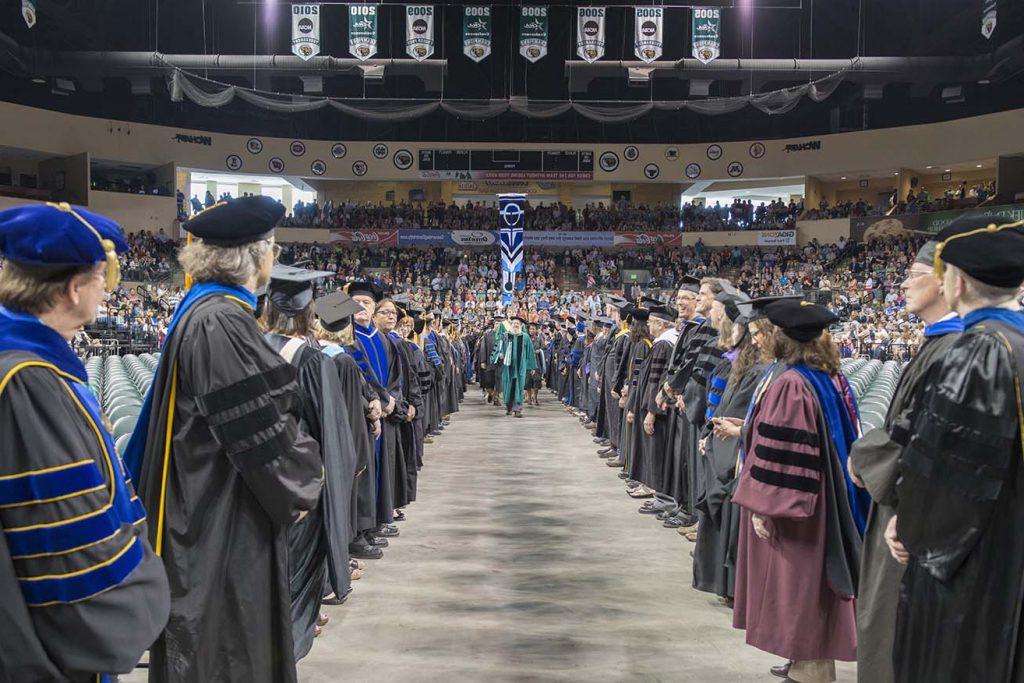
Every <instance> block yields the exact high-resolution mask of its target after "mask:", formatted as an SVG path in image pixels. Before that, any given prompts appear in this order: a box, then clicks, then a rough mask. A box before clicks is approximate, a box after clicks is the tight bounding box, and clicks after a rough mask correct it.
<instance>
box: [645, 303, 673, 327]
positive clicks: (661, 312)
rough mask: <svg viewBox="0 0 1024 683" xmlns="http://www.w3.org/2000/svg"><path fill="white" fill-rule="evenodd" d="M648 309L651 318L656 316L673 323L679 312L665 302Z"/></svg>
mask: <svg viewBox="0 0 1024 683" xmlns="http://www.w3.org/2000/svg"><path fill="white" fill-rule="evenodd" d="M650 311H651V317H652V318H656V319H658V320H661V321H663V322H666V323H670V324H675V322H676V320H677V319H678V318H679V312H678V311H677V310H676V309H674V308H673V307H671V306H667V305H665V304H658V305H657V306H651V309H650Z"/></svg>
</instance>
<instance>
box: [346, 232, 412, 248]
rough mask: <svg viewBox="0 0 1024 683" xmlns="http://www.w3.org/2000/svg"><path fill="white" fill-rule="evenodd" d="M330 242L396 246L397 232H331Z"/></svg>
mask: <svg viewBox="0 0 1024 683" xmlns="http://www.w3.org/2000/svg"><path fill="white" fill-rule="evenodd" d="M331 242H333V243H335V244H359V245H365V246H373V245H375V244H379V245H381V246H385V247H394V246H397V245H398V231H397V230H332V231H331Z"/></svg>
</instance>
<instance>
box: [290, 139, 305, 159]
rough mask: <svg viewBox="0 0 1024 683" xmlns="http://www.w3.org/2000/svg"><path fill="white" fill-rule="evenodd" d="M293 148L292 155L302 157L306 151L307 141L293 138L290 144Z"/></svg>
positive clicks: (291, 148)
mask: <svg viewBox="0 0 1024 683" xmlns="http://www.w3.org/2000/svg"><path fill="white" fill-rule="evenodd" d="M288 149H290V150H291V152H292V156H296V157H301V156H302V155H303V154H305V153H306V143H305V142H303V141H302V140H292V144H291V145H289V146H288Z"/></svg>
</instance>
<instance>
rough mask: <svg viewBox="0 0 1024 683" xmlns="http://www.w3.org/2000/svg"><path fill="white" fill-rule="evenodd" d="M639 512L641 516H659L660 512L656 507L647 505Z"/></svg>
mask: <svg viewBox="0 0 1024 683" xmlns="http://www.w3.org/2000/svg"><path fill="white" fill-rule="evenodd" d="M637 512H639V513H640V514H641V515H654V514H657V513H658V512H659V510H658V508H656V507H653V506H651V507H647V506H646V505H645V506H643V507H641V508H640V509H639V510H637Z"/></svg>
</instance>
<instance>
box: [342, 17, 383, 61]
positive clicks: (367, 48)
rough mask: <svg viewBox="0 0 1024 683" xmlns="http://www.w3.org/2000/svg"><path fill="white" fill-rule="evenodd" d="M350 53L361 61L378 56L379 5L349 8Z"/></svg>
mask: <svg viewBox="0 0 1024 683" xmlns="http://www.w3.org/2000/svg"><path fill="white" fill-rule="evenodd" d="M348 51H349V53H350V54H351V55H352V56H353V57H355V58H356V59H359V60H363V59H369V58H370V57H372V56H374V55H375V54H377V5H349V6H348Z"/></svg>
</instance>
